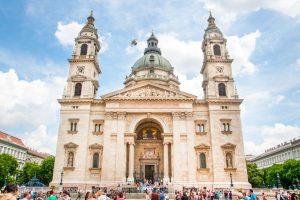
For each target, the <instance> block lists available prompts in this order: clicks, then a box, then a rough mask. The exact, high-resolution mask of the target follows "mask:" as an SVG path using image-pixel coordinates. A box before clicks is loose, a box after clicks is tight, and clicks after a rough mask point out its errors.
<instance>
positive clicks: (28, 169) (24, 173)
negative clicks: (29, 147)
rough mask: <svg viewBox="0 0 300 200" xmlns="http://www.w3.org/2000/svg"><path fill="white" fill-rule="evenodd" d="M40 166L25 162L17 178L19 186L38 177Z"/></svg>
mask: <svg viewBox="0 0 300 200" xmlns="http://www.w3.org/2000/svg"><path fill="white" fill-rule="evenodd" d="M39 173H40V165H39V164H38V163H35V162H26V163H25V165H24V167H23V169H22V170H21V172H20V174H19V176H18V183H19V184H20V185H22V184H25V183H27V182H28V181H30V179H31V178H32V177H34V176H37V177H38V176H39Z"/></svg>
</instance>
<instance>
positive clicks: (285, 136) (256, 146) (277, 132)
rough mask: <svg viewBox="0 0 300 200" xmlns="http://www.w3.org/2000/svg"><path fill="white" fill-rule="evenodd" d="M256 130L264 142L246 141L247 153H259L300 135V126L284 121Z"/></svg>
mask: <svg viewBox="0 0 300 200" xmlns="http://www.w3.org/2000/svg"><path fill="white" fill-rule="evenodd" d="M256 130H257V131H258V133H259V135H260V136H261V138H262V142H257V141H255V140H254V141H245V152H246V154H254V155H258V154H261V153H263V152H264V151H265V150H267V149H269V148H271V147H274V146H277V145H278V144H281V143H283V142H287V141H289V140H291V139H293V138H298V137H299V136H300V127H298V126H291V125H285V124H282V123H276V124H274V126H261V127H258V128H256Z"/></svg>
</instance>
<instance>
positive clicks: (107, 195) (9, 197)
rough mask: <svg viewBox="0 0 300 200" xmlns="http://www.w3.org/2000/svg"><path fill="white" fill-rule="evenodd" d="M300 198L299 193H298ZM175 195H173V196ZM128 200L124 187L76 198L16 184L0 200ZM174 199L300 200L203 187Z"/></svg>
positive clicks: (154, 198) (151, 187)
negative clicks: (37, 190) (25, 189)
mask: <svg viewBox="0 0 300 200" xmlns="http://www.w3.org/2000/svg"><path fill="white" fill-rule="evenodd" d="M134 186H135V187H136V189H137V191H138V192H140V193H144V194H145V199H146V200H168V199H170V198H169V193H168V189H167V187H166V185H164V184H161V183H156V184H151V183H149V182H143V183H142V182H141V183H137V184H136V185H134ZM298 195H299V194H298ZM172 196H173V195H172ZM71 199H76V200H81V199H85V200H125V199H126V192H124V191H123V190H122V187H121V186H118V187H117V188H114V189H110V190H108V191H107V190H106V189H104V190H101V189H100V190H98V191H89V192H86V193H81V192H78V194H77V195H76V194H73V198H71V195H70V194H69V192H68V191H66V190H64V191H62V192H59V193H54V191H53V190H50V191H48V192H45V193H42V192H34V191H27V192H23V193H22V194H20V193H19V191H18V187H17V186H16V185H14V184H9V185H7V186H6V187H5V188H4V190H3V191H2V192H1V193H0V200H71ZM175 200H299V198H298V196H297V194H296V193H295V192H294V191H281V192H278V191H276V192H275V194H273V195H270V194H269V195H268V196H267V195H266V194H265V193H264V192H262V193H261V194H260V195H259V197H258V195H256V194H255V193H254V191H253V190H252V189H249V190H248V191H235V193H233V192H232V191H231V190H229V189H214V190H210V189H207V188H206V187H203V188H199V189H197V188H183V189H182V190H180V191H175Z"/></svg>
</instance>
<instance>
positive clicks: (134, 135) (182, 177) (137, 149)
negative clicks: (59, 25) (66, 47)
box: [51, 15, 251, 188]
mask: <svg viewBox="0 0 300 200" xmlns="http://www.w3.org/2000/svg"><path fill="white" fill-rule="evenodd" d="M75 43H76V44H75V48H74V51H73V54H72V56H71V58H70V59H69V63H70V69H69V75H68V80H67V84H66V88H65V90H64V93H63V96H62V99H59V103H60V105H61V115H60V126H59V133H58V140H57V151H56V160H55V169H54V176H53V181H52V183H51V184H52V185H55V186H58V185H59V183H60V181H61V178H63V179H62V182H63V186H64V187H78V188H91V187H93V186H96V187H99V186H105V185H114V184H119V183H126V182H133V181H138V180H143V179H148V180H152V181H164V182H165V183H167V182H168V183H171V184H173V185H181V186H207V187H215V188H220V187H226V188H228V187H230V176H232V181H233V184H234V187H236V188H249V187H251V186H250V184H249V183H248V177H247V170H246V162H245V156H244V147H243V137H242V128H241V120H240V105H241V103H242V99H239V97H238V95H237V91H236V90H235V84H234V79H233V77H232V69H231V63H232V61H233V60H232V59H231V58H230V57H229V54H228V52H227V49H226V39H225V38H224V37H223V34H222V32H221V31H220V30H219V28H218V27H217V26H216V25H215V19H214V18H213V17H212V16H211V15H210V17H209V18H208V27H207V29H206V30H205V34H204V37H203V43H202V51H203V54H204V60H203V65H202V68H201V66H199V71H201V74H203V82H202V88H203V90H204V94H205V96H204V99H198V98H197V97H196V96H195V95H192V94H189V93H186V92H183V91H181V90H180V88H179V85H180V83H179V80H178V78H177V76H176V75H175V74H174V68H173V67H172V65H171V63H170V62H169V61H168V60H167V59H166V58H164V57H163V56H162V52H161V50H160V49H159V48H158V39H157V38H156V37H155V35H154V34H153V33H152V35H151V36H150V37H149V38H148V40H147V43H148V47H147V48H145V51H144V55H143V56H142V57H141V58H140V59H138V60H137V61H136V62H135V64H134V65H133V67H132V71H131V74H129V75H128V76H127V77H126V79H125V82H124V88H123V89H121V90H117V91H113V92H111V93H109V94H105V95H103V96H102V97H101V98H100V99H99V98H96V94H97V91H98V88H99V84H98V79H99V75H100V74H101V69H100V65H99V62H98V58H97V56H98V53H99V50H100V48H101V47H100V44H99V40H98V34H97V29H96V28H95V27H94V17H93V16H92V15H90V16H89V17H88V18H87V23H86V25H85V26H84V27H83V28H82V30H81V31H80V33H79V35H78V37H77V38H76V39H75ZM200 53H201V52H199V54H200ZM199 56H200V55H199ZM200 84H201V83H199V87H200ZM62 172H63V177H61V175H62Z"/></svg>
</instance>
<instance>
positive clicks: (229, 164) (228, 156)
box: [226, 152, 233, 168]
mask: <svg viewBox="0 0 300 200" xmlns="http://www.w3.org/2000/svg"><path fill="white" fill-rule="evenodd" d="M226 168H233V162H232V154H231V153H230V152H228V153H226Z"/></svg>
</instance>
